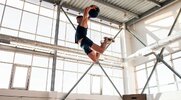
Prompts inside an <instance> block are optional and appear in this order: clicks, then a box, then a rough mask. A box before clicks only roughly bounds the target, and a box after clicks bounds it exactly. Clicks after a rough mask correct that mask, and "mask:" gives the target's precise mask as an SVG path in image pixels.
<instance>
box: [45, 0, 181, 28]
mask: <svg viewBox="0 0 181 100" xmlns="http://www.w3.org/2000/svg"><path fill="white" fill-rule="evenodd" d="M43 1H47V2H50V3H57V2H61V4H62V6H63V7H65V8H68V9H71V10H74V11H77V12H80V13H82V12H83V9H84V8H85V7H87V6H90V5H92V4H94V5H97V6H98V7H99V8H100V14H99V17H98V18H99V19H102V20H106V21H109V22H111V23H115V24H119V25H121V24H122V23H126V24H127V25H131V24H133V23H135V22H137V21H139V20H140V19H142V18H144V17H146V16H150V14H152V13H153V12H156V11H158V10H160V9H162V8H164V7H166V6H168V5H170V4H172V3H175V2H176V1H178V0H43Z"/></svg>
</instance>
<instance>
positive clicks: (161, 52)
mask: <svg viewBox="0 0 181 100" xmlns="http://www.w3.org/2000/svg"><path fill="white" fill-rule="evenodd" d="M180 12H181V8H180V10H179V12H178V14H177V17H176V19H175V21H174V23H173V25H172V27H171V29H170V31H169V33H168V36H170V35H171V33H172V31H173V28H174V26H175V24H176V22H177V20H178V18H179V15H180ZM164 49H165V47H163V48H162V49H161V51H160V53H159V55H156V56H158V57H157V61H156V63H155V65H154V68H153V70H152V72H151V73H150V76H149V77H148V80H147V82H146V84H145V86H144V88H143V90H142V92H141V94H143V92H144V91H145V89H146V86H147V85H148V83H149V81H150V79H151V77H152V74H153V71H154V70H155V68H156V66H157V64H158V58H160V56H162V54H163V52H164ZM159 60H160V59H159ZM162 60H163V59H161V60H160V61H162ZM162 62H163V61H162ZM163 63H164V62H163ZM166 65H167V64H166ZM167 67H168V66H167ZM170 70H172V71H173V72H174V73H175V74H176V75H177V76H180V75H179V74H178V73H177V72H175V71H174V70H173V69H170Z"/></svg>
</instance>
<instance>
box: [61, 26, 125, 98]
mask: <svg viewBox="0 0 181 100" xmlns="http://www.w3.org/2000/svg"><path fill="white" fill-rule="evenodd" d="M121 30H122V28H121V29H120V31H119V32H118V33H117V34H116V35H115V36H114V38H113V39H115V38H116V37H117V36H118V34H119V33H120V32H121ZM109 46H110V44H109V45H108V46H107V47H106V49H107V48H108V47H109ZM106 49H105V50H106ZM93 65H94V62H93V63H92V64H91V66H90V67H89V68H88V69H87V71H86V72H85V73H84V74H83V75H82V77H81V78H80V79H79V80H78V81H77V82H76V84H75V85H74V86H73V87H72V88H71V89H70V91H69V92H68V93H67V94H66V95H65V97H64V98H63V99H62V100H65V99H66V98H67V97H68V95H69V94H70V93H71V92H72V90H73V89H74V88H75V87H76V86H77V84H78V83H79V82H80V81H81V80H82V78H83V77H84V76H85V75H86V74H87V72H88V71H89V70H90V69H91V68H92V66H93Z"/></svg>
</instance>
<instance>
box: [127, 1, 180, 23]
mask: <svg viewBox="0 0 181 100" xmlns="http://www.w3.org/2000/svg"><path fill="white" fill-rule="evenodd" d="M177 1H179V0H166V1H165V2H163V3H160V5H161V7H158V6H155V7H153V8H151V9H150V10H148V11H146V12H144V13H142V14H141V15H140V18H133V19H132V20H130V21H128V22H126V25H127V26H130V25H132V24H134V23H136V22H138V21H140V20H142V19H144V18H146V17H148V16H150V15H152V14H153V13H156V12H158V11H159V10H161V9H163V8H165V7H167V6H169V5H171V4H173V3H175V2H177Z"/></svg>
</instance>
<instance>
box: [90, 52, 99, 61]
mask: <svg viewBox="0 0 181 100" xmlns="http://www.w3.org/2000/svg"><path fill="white" fill-rule="evenodd" d="M87 55H88V57H89V58H90V59H91V60H92V61H94V62H97V61H98V59H99V58H98V57H97V53H96V52H95V51H92V52H90V53H89V54H87ZM99 56H100V54H99Z"/></svg>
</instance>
